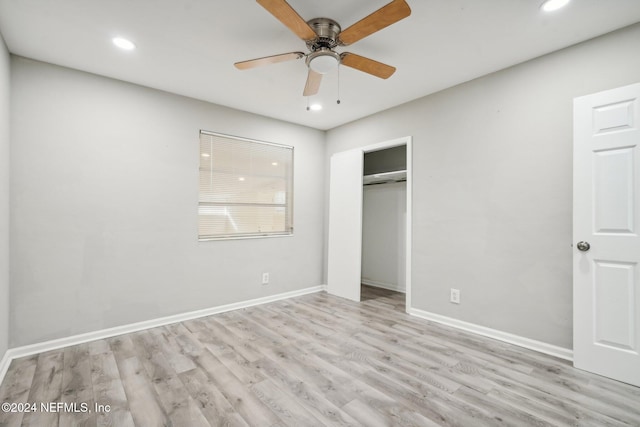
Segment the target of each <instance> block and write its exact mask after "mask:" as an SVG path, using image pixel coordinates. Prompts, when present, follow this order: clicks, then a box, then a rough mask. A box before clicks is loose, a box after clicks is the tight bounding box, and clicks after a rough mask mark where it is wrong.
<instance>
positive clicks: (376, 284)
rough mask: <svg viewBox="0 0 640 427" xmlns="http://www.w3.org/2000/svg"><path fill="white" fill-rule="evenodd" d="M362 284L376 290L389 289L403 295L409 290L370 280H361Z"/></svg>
mask: <svg viewBox="0 0 640 427" xmlns="http://www.w3.org/2000/svg"><path fill="white" fill-rule="evenodd" d="M360 282H361V283H362V284H363V285H369V286H373V287H376V288H382V289H388V290H390V291H396V292H402V293H403V294H406V293H407V290H406V289H405V288H400V287H398V286H397V285H394V284H393V283H384V282H378V281H375V280H370V279H360Z"/></svg>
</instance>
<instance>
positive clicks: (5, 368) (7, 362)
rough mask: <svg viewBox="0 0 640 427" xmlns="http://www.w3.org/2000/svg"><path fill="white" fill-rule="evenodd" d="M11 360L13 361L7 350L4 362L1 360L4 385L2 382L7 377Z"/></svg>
mask: <svg viewBox="0 0 640 427" xmlns="http://www.w3.org/2000/svg"><path fill="white" fill-rule="evenodd" d="M11 360H13V359H12V358H11V355H10V354H9V351H8V350H7V351H6V352H5V353H4V355H3V356H2V360H0V384H2V381H3V380H4V376H5V375H7V371H8V370H9V365H11Z"/></svg>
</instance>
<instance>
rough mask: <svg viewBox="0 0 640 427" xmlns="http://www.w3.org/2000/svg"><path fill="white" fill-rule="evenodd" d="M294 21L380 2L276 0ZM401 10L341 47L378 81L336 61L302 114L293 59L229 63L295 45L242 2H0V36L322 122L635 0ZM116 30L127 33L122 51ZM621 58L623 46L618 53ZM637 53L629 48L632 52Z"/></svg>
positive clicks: (195, 92)
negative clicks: (373, 66)
mask: <svg viewBox="0 0 640 427" xmlns="http://www.w3.org/2000/svg"><path fill="white" fill-rule="evenodd" d="M288 1H289V4H290V5H291V6H292V7H293V8H294V9H296V10H297V12H298V13H299V14H300V15H301V16H302V17H303V18H304V19H306V20H308V19H311V18H315V17H329V18H332V19H334V20H336V21H338V22H339V23H340V25H341V26H342V28H343V29H344V28H346V27H348V26H349V25H351V24H353V23H354V22H356V21H357V20H359V19H360V18H362V17H364V16H366V15H368V14H369V13H371V12H373V11H374V10H377V9H378V8H380V7H382V6H384V5H385V4H386V3H388V2H389V1H390V0H323V1H309V0H288ZM407 1H408V3H409V5H410V6H411V9H412V14H411V16H409V17H408V18H406V19H404V20H402V21H400V22H398V23H396V24H394V25H392V26H390V27H387V28H385V29H383V30H381V31H379V32H378V33H375V34H373V35H371V36H369V37H367V38H365V39H363V40H361V41H359V42H357V43H354V44H353V45H351V46H349V47H348V48H339V49H338V50H339V51H350V52H353V53H357V54H360V55H363V56H367V57H370V58H372V59H375V60H378V61H380V62H384V63H386V64H389V65H393V66H395V67H397V69H398V70H397V71H396V73H395V74H394V75H393V76H392V77H391V78H389V79H388V80H381V79H378V78H376V77H372V76H370V75H368V74H364V73H361V72H359V71H356V70H353V69H351V68H347V67H341V68H340V72H339V77H340V78H339V97H340V100H341V103H340V105H338V104H337V103H336V99H337V98H338V79H337V77H338V73H337V72H334V73H333V74H330V75H327V76H325V78H324V81H323V84H322V87H321V89H320V93H319V94H318V95H316V96H314V97H312V100H313V101H320V102H322V103H323V104H324V106H325V108H324V109H323V110H322V111H319V112H309V111H307V110H306V106H307V99H306V98H305V97H303V96H302V90H303V87H304V83H305V80H306V73H307V71H306V65H305V64H304V60H302V59H301V60H297V61H290V62H285V63H279V64H274V65H270V66H266V67H262V68H256V69H251V70H245V71H239V70H237V69H235V67H234V66H233V63H234V62H237V61H241V60H246V59H253V58H257V57H262V56H269V55H275V54H279V53H286V52H292V51H305V52H306V51H307V49H306V46H305V44H304V42H302V41H301V40H300V39H298V38H297V37H296V36H295V35H294V34H293V33H291V32H290V31H289V30H288V29H287V28H286V27H284V26H283V25H282V24H281V23H280V22H279V21H278V20H276V19H275V18H274V17H273V16H272V15H270V14H269V13H268V12H267V11H266V10H265V9H263V8H262V7H261V6H260V5H259V4H258V3H256V2H255V1H253V0H180V1H178V0H55V1H51V0H0V32H2V34H3V36H4V39H5V41H6V43H7V45H8V47H9V50H10V51H11V52H12V53H14V54H17V55H21V56H25V57H29V58H34V59H37V60H41V61H46V62H50V63H53V64H58V65H63V66H66V67H71V68H76V69H79V70H84V71H88V72H91V73H96V74H100V75H104V76H108V77H113V78H116V79H120V80H124V81H128V82H133V83H137V84H141V85H145V86H149V87H153V88H157V89H161V90H165V91H168V92H173V93H177V94H181V95H186V96H190V97H193V98H197V99H201V100H205V101H209V102H212V103H215V104H220V105H225V106H228V107H232V108H237V109H240V110H244V111H249V112H253V113H257V114H262V115H265V116H269V117H274V118H277V119H281V120H285V121H288V122H293V123H299V124H302V125H306V126H310V127H314V128H318V129H330V128H333V127H335V126H339V125H341V124H343V123H347V122H349V121H352V120H356V119H358V118H361V117H365V116H367V115H370V114H372V113H375V112H378V111H381V110H385V109H388V108H390V107H393V106H395V105H399V104H402V103H404V102H407V101H410V100H413V99H416V98H419V97H422V96H425V95H428V94H430V93H433V92H436V91H439V90H442V89H445V88H447V87H451V86H454V85H456V84H459V83H462V82H464V81H468V80H471V79H474V78H476V77H479V76H482V75H485V74H487V73H491V72H493V71H497V70H500V69H503V68H506V67H509V66H511V65H514V64H517V63H520V62H523V61H526V60H528V59H531V58H535V57H537V56H540V55H543V54H546V53H549V52H552V51H555V50H558V49H561V48H564V47H567V46H570V45H573V44H575V43H578V42H581V41H584V40H587V39H590V38H593V37H596V36H598V35H601V34H604V33H607V32H610V31H613V30H615V29H618V28H622V27H625V26H627V25H630V24H633V23H636V22H639V21H640V0H573V1H572V2H571V3H570V4H569V5H568V6H567V7H566V8H564V9H562V10H560V11H556V12H554V13H545V12H543V11H541V10H540V4H541V2H542V0H407ZM117 35H121V36H124V37H127V38H129V39H131V40H132V41H134V42H135V43H136V45H137V47H138V48H137V49H136V50H135V51H133V52H124V51H120V50H118V49H117V48H115V47H114V46H113V45H112V44H111V38H112V37H114V36H117ZM630 54H632V53H630ZM636 54H637V53H636Z"/></svg>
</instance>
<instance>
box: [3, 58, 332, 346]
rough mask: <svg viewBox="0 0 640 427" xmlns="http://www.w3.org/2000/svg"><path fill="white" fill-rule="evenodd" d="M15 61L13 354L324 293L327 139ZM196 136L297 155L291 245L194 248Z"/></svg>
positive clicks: (238, 243)
mask: <svg viewBox="0 0 640 427" xmlns="http://www.w3.org/2000/svg"><path fill="white" fill-rule="evenodd" d="M11 63H12V68H11V81H12V122H11V135H12V146H11V148H12V159H11V161H12V175H11V189H12V192H11V210H12V222H11V233H12V240H11V254H12V258H11V268H12V273H11V276H12V277H11V279H12V283H11V285H12V293H11V321H12V327H11V339H10V344H11V346H20V345H25V344H30V343H35V342H41V341H45V340H49V339H54V338H60V337H67V336H70V335H74V334H78V333H83V332H88V331H94V330H99V329H103V328H109V327H114V326H118V325H123V324H129V323H132V322H137V321H143V320H148V319H154V318H158V317H162V316H167V315H172V314H177V313H183V312H188V311H192V310H197V309H203V308H208V307H213V306H218V305H222V304H228V303H233V302H238V301H245V300H249V299H252V298H258V297H263V296H268V295H272V294H277V293H282V292H287V291H293V290H298V289H303V288H307V287H311V286H317V285H320V284H321V283H322V259H323V237H322V236H323V218H322V214H323V210H322V206H323V191H324V187H323V180H324V177H323V164H322V161H321V160H320V159H322V156H323V154H324V137H325V135H324V132H321V131H317V130H312V129H309V128H305V127H301V126H297V125H292V124H287V123H284V122H280V121H276V120H273V119H267V118H264V117H260V116H256V115H252V114H248V113H244V112H240V111H236V110H231V109H228V108H224V107H220V106H216V105H212V104H208V103H205V102H200V101H196V100H193V99H189V98H184V97H179V96H175V95H171V94H168V93H164V92H159V91H156V90H151V89H148V88H143V87H140V86H135V85H132V84H127V83H123V82H120V81H116V80H110V79H107V78H103V77H99V76H95V75H91V74H87V73H83V72H79V71H74V70H70V69H65V68H61V67H57V66H54V65H50V64H45V63H41V62H36V61H32V60H28V59H24V58H19V57H12V61H11ZM212 84H216V83H215V81H214V80H212ZM203 90H206V88H203ZM3 93H4V92H3ZM200 129H206V130H210V131H215V132H222V133H227V134H232V135H240V136H245V137H249V138H254V139H260V140H266V141H273V142H278V143H282V144H287V145H293V146H294V147H295V183H294V186H295V190H294V192H295V193H294V197H295V212H294V218H295V235H294V236H293V237H281V238H267V239H247V240H234V241H213V242H201V243H199V242H198V241H197V211H196V209H197V196H198V193H197V192H198V156H199V154H198V131H199V130H200ZM2 217H3V218H4V214H3V215H2ZM262 272H269V273H270V284H269V285H267V286H262V285H261V274H262Z"/></svg>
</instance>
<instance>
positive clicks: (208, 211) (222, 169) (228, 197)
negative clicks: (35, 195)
mask: <svg viewBox="0 0 640 427" xmlns="http://www.w3.org/2000/svg"><path fill="white" fill-rule="evenodd" d="M290 234H293V147H288V146H284V145H279V144H272V143H268V142H261V141H254V140H250V139H245V138H238V137H234V136H229V135H222V134H217V133H212V132H205V131H200V195H199V201H198V239H199V240H212V239H224V238H240V237H257V236H283V235H290Z"/></svg>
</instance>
